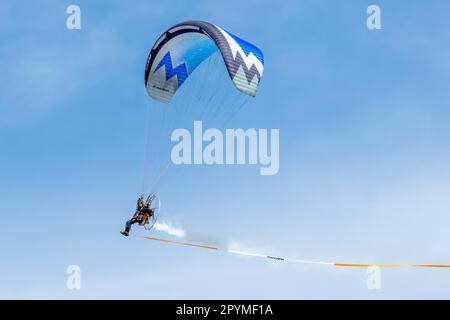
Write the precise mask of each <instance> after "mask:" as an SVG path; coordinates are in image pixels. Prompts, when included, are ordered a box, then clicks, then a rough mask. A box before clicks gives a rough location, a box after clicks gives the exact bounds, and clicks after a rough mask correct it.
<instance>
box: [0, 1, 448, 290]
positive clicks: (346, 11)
mask: <svg viewBox="0 0 450 320" xmlns="http://www.w3.org/2000/svg"><path fill="white" fill-rule="evenodd" d="M372 3H373V2H371V1H346V2H345V4H342V3H339V4H337V3H331V2H328V1H284V2H283V3H282V4H277V5H275V4H274V3H273V2H268V1H267V2H264V1H245V2H242V1H239V2H238V1H235V2H234V1H223V2H218V1H214V2H213V1H195V2H182V1H159V2H158V1H134V2H133V4H132V5H130V4H129V3H128V2H124V1H122V2H121V1H95V3H93V2H92V1H78V2H76V4H78V5H79V6H80V7H81V13H82V29H81V30H77V31H69V30H67V29H66V27H65V21H66V18H67V14H66V13H65V11H66V7H67V6H68V5H69V4H72V2H66V1H40V2H39V3H37V2H36V3H32V4H31V3H30V2H28V1H2V3H1V4H0V13H1V17H2V19H1V21H0V30H1V31H0V33H1V39H2V42H1V45H0V57H1V59H0V70H2V72H1V73H2V76H1V77H0V150H1V153H0V155H1V157H0V181H1V183H0V213H1V217H2V224H1V225H2V227H3V228H2V232H1V233H0V248H1V252H2V259H1V264H0V297H1V298H13V299H14V298H32V299H33V298H44V299H45V298H60V299H80V298H88V299H93V298H112V299H117V298H125V299H132V298H138V299H161V298H181V299H197V298H236V299H238V298H255V299H258V298H268V299H278V298H288V299H309V298H369V299H380V298H449V297H450V289H449V288H450V274H449V272H448V271H447V270H386V271H383V273H382V289H381V290H368V289H367V288H366V279H367V275H366V271H365V270H364V269H358V270H343V269H342V270H337V269H330V268H327V267H302V268H299V267H298V266H295V265H289V264H274V263H270V262H267V261H264V260H259V259H242V258H239V257H235V256H230V255H226V254H223V253H210V254H207V253H208V252H206V253H205V252H203V251H201V250H199V249H190V248H183V247H174V246H166V245H162V244H159V243H153V242H150V241H145V240H141V239H136V238H129V239H125V238H123V237H121V236H120V234H119V233H118V231H119V230H120V229H121V228H122V227H123V223H124V221H125V220H126V219H127V218H128V217H129V215H130V214H132V211H133V209H134V205H135V198H136V196H137V195H138V194H139V192H140V186H141V175H142V164H143V158H144V150H143V149H144V136H145V117H146V112H147V111H146V110H147V109H148V108H150V111H149V114H150V117H151V123H158V124H159V123H160V122H161V111H160V110H161V109H158V108H161V105H158V104H156V103H154V102H152V101H150V99H149V98H148V96H147V94H146V92H145V88H144V85H143V72H144V67H145V61H146V58H147V54H148V51H149V49H150V48H151V46H152V45H153V43H154V41H155V40H156V38H157V37H158V36H159V35H160V34H161V33H162V32H163V31H164V30H166V29H167V28H168V27H170V26H171V25H173V24H176V23H178V22H181V21H184V20H189V19H198V20H205V21H209V22H212V23H214V24H217V25H219V26H221V27H223V28H225V29H226V30H229V31H231V32H232V33H234V34H236V35H238V36H240V37H242V38H244V39H247V40H249V41H251V42H252V43H254V44H255V45H257V46H258V47H259V48H261V49H262V51H263V52H264V54H265V71H264V77H263V80H262V82H261V85H260V88H259V92H258V95H257V97H256V98H255V99H254V100H252V101H251V102H249V103H248V105H246V108H244V109H243V110H242V111H241V112H240V113H239V114H238V115H237V116H236V117H235V118H234V119H233V120H232V121H231V122H230V123H229V124H228V127H243V128H279V129H280V171H279V173H278V174H277V175H275V176H260V175H259V174H258V169H257V168H255V167H253V166H242V167H233V166H231V167H230V166H224V167H209V166H201V167H192V168H191V167H189V168H185V169H183V170H182V172H180V173H177V170H176V169H174V170H171V172H170V173H168V174H167V177H165V178H164V179H165V181H164V182H163V183H162V184H161V189H160V190H158V191H159V194H160V197H161V198H162V201H163V208H164V209H163V210H162V211H163V212H161V214H163V215H164V218H165V219H167V220H170V221H171V222H173V223H174V224H176V225H179V226H181V227H183V228H184V229H186V230H189V231H190V232H192V233H195V234H200V235H205V236H207V237H209V236H213V237H214V238H217V239H221V240H223V241H224V242H227V243H238V244H239V246H241V247H242V248H245V249H247V250H253V251H257V252H263V253H267V254H274V255H279V256H290V257H297V258H305V259H311V260H326V261H345V262H347V261H348V262H370V263H372V262H380V263H410V262H412V263H414V262H418V263H422V262H423V263H449V262H450V255H449V251H448V244H449V243H450V236H449V234H448V225H449V223H450V216H449V214H448V212H449V209H450V198H449V197H448V194H449V193H450V179H449V178H450V165H449V161H448V159H449V157H450V144H449V138H450V127H449V126H448V119H449V116H450V112H449V107H450V105H449V101H450V99H449V98H450V96H449V95H450V93H449V90H448V83H449V80H450V63H449V59H448V57H449V56H450V46H449V42H448V39H449V36H450V28H449V22H448V16H447V14H448V12H449V11H450V4H449V3H448V2H446V1H433V2H423V1H412V2H409V3H408V4H407V5H405V4H400V3H394V2H392V1H377V2H376V4H378V5H379V6H380V7H381V13H382V30H379V31H369V30H368V29H367V28H366V18H367V15H366V13H365V12H366V8H367V6H368V5H370V4H372ZM189 80H193V79H189ZM189 80H188V81H189ZM186 84H187V83H186ZM169 114H170V115H172V116H173V114H174V113H173V112H172V113H169ZM181 117H182V116H180V118H181ZM178 120H183V119H178ZM155 127H156V125H155ZM158 138H160V139H162V141H163V142H162V143H169V142H170V141H169V138H168V137H166V138H164V136H163V135H162V134H161V135H160V136H159V137H158ZM164 139H166V140H164ZM161 153H162V152H160V150H158V149H152V152H151V154H150V159H149V164H150V167H151V166H153V164H156V163H158V162H159V163H161V161H163V159H165V155H163V154H161ZM151 168H152V169H151V170H154V167H151ZM142 233H144V231H142V230H139V231H138V229H135V234H142ZM71 264H76V265H79V266H80V267H81V272H82V289H81V290H79V291H70V290H67V288H66V286H65V282H66V278H67V274H66V273H65V271H66V267H67V266H68V265H71Z"/></svg>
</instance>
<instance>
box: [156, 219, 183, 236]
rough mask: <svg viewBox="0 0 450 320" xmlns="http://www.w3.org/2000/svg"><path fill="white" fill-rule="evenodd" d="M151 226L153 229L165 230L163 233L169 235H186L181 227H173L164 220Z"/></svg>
mask: <svg viewBox="0 0 450 320" xmlns="http://www.w3.org/2000/svg"><path fill="white" fill-rule="evenodd" d="M153 228H154V229H155V230H158V231H161V232H165V233H167V234H169V235H171V236H174V237H177V238H185V237H186V232H185V231H184V230H183V229H181V228H177V227H174V226H172V225H171V224H170V223H169V222H165V221H161V222H156V223H155V225H154V226H153Z"/></svg>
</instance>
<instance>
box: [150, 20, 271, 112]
mask: <svg viewBox="0 0 450 320" xmlns="http://www.w3.org/2000/svg"><path fill="white" fill-rule="evenodd" d="M216 51H220V53H221V55H222V58H223V61H224V63H225V66H226V68H227V71H228V74H229V76H230V78H231V80H232V81H233V83H234V85H235V86H236V88H237V89H238V90H239V91H241V92H243V93H245V94H247V95H249V96H253V97H254V96H255V95H256V91H257V89H258V86H259V83H260V81H261V77H262V74H263V70H264V56H263V53H262V52H261V50H260V49H258V48H257V47H256V46H254V45H253V44H251V43H249V42H247V41H245V40H243V39H241V38H239V37H237V36H235V35H233V34H231V33H229V32H227V31H225V30H223V29H222V28H220V27H218V26H216V25H213V24H211V23H208V22H203V21H186V22H183V23H179V24H177V25H175V26H173V27H172V28H170V29H168V30H167V31H166V32H164V33H163V34H162V35H161V36H160V37H159V39H158V40H157V41H156V42H155V44H154V46H153V48H152V50H151V51H150V54H149V56H148V59H147V65H146V68H145V86H146V88H147V92H148V94H149V96H150V97H152V98H154V99H156V100H158V101H161V102H164V103H168V102H170V100H171V99H172V97H173V95H174V94H175V93H176V91H177V90H178V88H179V87H180V86H181V85H182V84H183V82H185V81H186V79H187V78H188V77H189V76H190V75H191V74H192V72H193V71H194V70H195V69H196V68H197V67H198V66H199V65H200V64H201V63H202V62H203V61H205V60H206V59H207V58H208V57H210V56H211V55H212V54H213V53H215V52H216Z"/></svg>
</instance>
